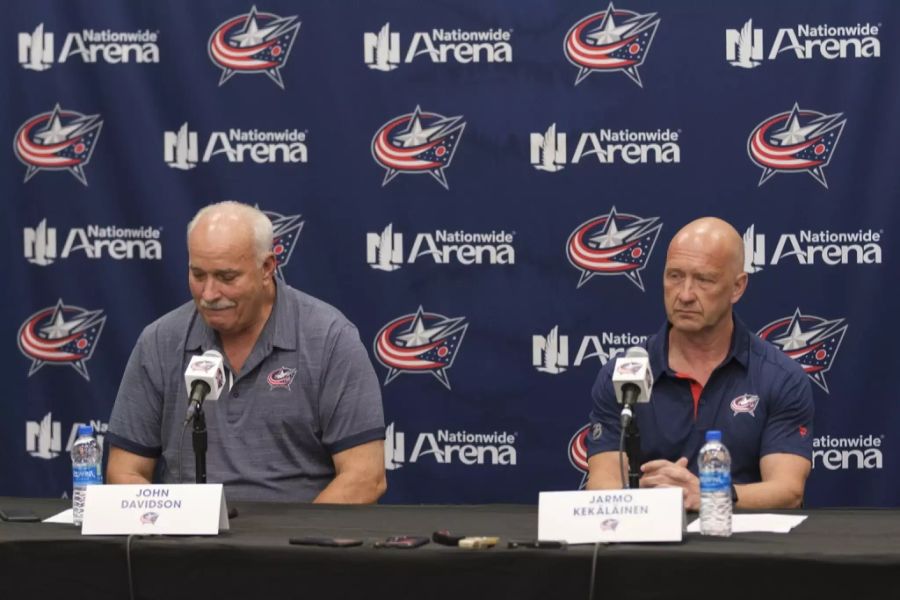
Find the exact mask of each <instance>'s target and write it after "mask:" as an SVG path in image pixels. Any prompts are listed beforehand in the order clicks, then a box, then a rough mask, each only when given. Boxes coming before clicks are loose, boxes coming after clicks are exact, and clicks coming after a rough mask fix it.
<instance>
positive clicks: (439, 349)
mask: <svg viewBox="0 0 900 600" xmlns="http://www.w3.org/2000/svg"><path fill="white" fill-rule="evenodd" d="M468 327H469V324H468V323H467V322H466V318H465V317H452V318H451V317H445V316H444V315H440V314H437V313H426V312H425V311H424V310H422V307H421V306H420V307H419V309H418V310H417V311H416V312H415V313H414V314H409V315H404V316H402V317H399V318H397V319H394V320H393V321H391V322H390V323H388V324H387V325H385V326H384V327H382V328H381V331H379V332H378V335H377V336H375V344H374V349H375V357H376V358H377V359H378V362H380V363H381V364H382V365H384V366H385V367H387V369H388V374H387V377H386V378H385V380H384V385H387V384H389V383H390V382H391V381H393V380H394V378H396V377H397V376H398V375H400V374H402V373H409V374H413V375H421V374H431V375H433V376H434V378H435V379H437V380H438V381H440V382H441V383H442V384H443V385H444V387H446V388H447V389H448V390H449V389H450V380H449V379H448V378H447V369H449V368H450V367H452V366H453V361H454V360H455V359H456V352H457V351H458V350H459V347H460V345H461V344H462V341H463V337H464V336H465V334H466V329H468Z"/></svg>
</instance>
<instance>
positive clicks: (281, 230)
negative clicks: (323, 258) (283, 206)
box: [256, 206, 305, 281]
mask: <svg viewBox="0 0 900 600" xmlns="http://www.w3.org/2000/svg"><path fill="white" fill-rule="evenodd" d="M256 208H259V206H257V207H256ZM262 212H263V214H264V215H266V216H267V217H269V220H270V221H272V252H274V253H275V273H276V275H277V276H278V278H279V279H281V280H282V281H283V280H284V267H286V266H287V264H288V261H290V260H291V254H293V252H294V248H295V247H296V246H297V241H298V240H299V239H300V232H301V231H302V230H303V225H304V224H305V221H304V219H303V218H302V216H301V215H280V214H278V213H277V212H272V211H269V210H264V211H262Z"/></svg>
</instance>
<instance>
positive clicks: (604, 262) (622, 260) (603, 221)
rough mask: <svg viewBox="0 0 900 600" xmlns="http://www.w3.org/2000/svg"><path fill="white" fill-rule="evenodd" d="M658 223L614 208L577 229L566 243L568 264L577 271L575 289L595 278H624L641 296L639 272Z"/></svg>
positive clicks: (659, 227)
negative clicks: (608, 276)
mask: <svg viewBox="0 0 900 600" xmlns="http://www.w3.org/2000/svg"><path fill="white" fill-rule="evenodd" d="M658 220H659V218H658V217H650V218H648V219H642V218H640V217H637V216H635V215H629V214H626V213H617V212H616V207H615V206H614V207H612V210H610V211H609V214H606V215H601V216H599V217H594V218H592V219H588V220H587V221H585V222H584V223H582V224H581V225H579V226H578V227H577V228H576V229H575V231H573V232H572V234H571V235H570V236H569V240H568V242H566V255H567V256H568V258H569V263H570V264H571V265H572V266H573V267H575V268H576V269H578V270H579V271H581V277H580V278H579V280H578V286H577V287H579V288H580V287H581V286H582V285H584V284H585V283H587V281H588V280H590V279H591V278H593V277H594V276H596V275H624V276H625V277H626V278H628V280H629V281H631V283H633V284H634V285H636V286H637V287H638V288H639V289H640V290H641V291H642V292H643V291H644V282H643V281H642V280H641V271H643V270H644V268H645V267H646V266H647V259H649V258H650V254H651V253H652V252H653V246H654V245H655V244H656V238H657V236H659V230H660V229H661V228H662V223H657V221H658Z"/></svg>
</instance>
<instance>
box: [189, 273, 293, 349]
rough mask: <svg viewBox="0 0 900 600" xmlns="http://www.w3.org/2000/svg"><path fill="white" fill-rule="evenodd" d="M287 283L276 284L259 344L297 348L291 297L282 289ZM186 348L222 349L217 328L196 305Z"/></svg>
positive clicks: (257, 342)
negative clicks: (201, 313) (213, 326)
mask: <svg viewBox="0 0 900 600" xmlns="http://www.w3.org/2000/svg"><path fill="white" fill-rule="evenodd" d="M286 285H287V284H285V283H283V282H282V283H280V284H279V283H276V284H275V304H274V305H273V306H272V313H271V314H270V315H269V319H268V321H267V322H266V325H265V327H263V330H262V331H261V332H260V334H259V338H260V339H258V340H257V341H256V344H257V345H258V344H259V343H260V342H262V343H263V344H264V346H265V347H268V346H272V347H275V348H281V349H283V350H296V349H297V328H296V327H292V326H291V325H292V319H291V307H290V306H289V305H290V297H289V295H288V294H286V293H285V292H284V291H283V290H282V289H281V288H282V287H284V286H286ZM294 312H296V310H295V311H294ZM184 349H185V350H186V351H188V352H195V351H197V350H202V351H203V352H206V351H207V350H219V349H220V348H219V337H218V335H217V334H216V331H215V329H213V328H212V327H210V326H209V325H207V324H206V321H204V320H203V317H202V316H200V313H199V312H198V311H197V308H196V307H194V315H193V317H192V319H191V324H190V328H189V329H188V335H187V341H186V342H185V344H184Z"/></svg>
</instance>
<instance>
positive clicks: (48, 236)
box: [22, 219, 162, 267]
mask: <svg viewBox="0 0 900 600" xmlns="http://www.w3.org/2000/svg"><path fill="white" fill-rule="evenodd" d="M56 233H57V232H56V228H55V227H49V226H48V225H47V219H41V221H40V223H38V224H37V227H25V228H24V229H23V230H22V234H23V235H22V237H23V241H24V246H25V248H24V250H25V259H26V260H27V261H28V262H30V263H31V264H33V265H38V266H40V267H46V266H48V265H52V264H53V263H54V262H56V260H64V259H67V258H69V257H70V256H72V255H73V254H75V253H83V254H84V257H85V258H87V259H90V260H98V259H102V258H109V259H112V260H132V259H140V260H162V242H160V237H161V235H162V227H151V226H149V225H148V226H145V227H117V226H115V225H106V226H103V225H88V226H87V227H73V228H71V229H69V233H68V235H66V238H65V239H66V241H65V243H63V247H62V253H58V246H57V243H56V238H57V235H56Z"/></svg>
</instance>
